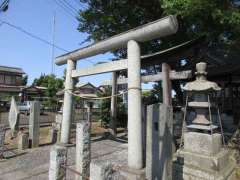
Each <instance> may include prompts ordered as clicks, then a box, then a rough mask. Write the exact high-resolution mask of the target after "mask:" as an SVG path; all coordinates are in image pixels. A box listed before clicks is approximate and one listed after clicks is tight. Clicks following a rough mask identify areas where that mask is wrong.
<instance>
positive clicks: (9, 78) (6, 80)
mask: <svg viewBox="0 0 240 180" xmlns="http://www.w3.org/2000/svg"><path fill="white" fill-rule="evenodd" d="M11 81H12V80H11V76H7V75H6V76H5V84H8V85H9V84H11Z"/></svg>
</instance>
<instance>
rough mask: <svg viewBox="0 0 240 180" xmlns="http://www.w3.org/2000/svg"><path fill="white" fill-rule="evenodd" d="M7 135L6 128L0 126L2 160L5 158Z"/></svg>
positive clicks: (0, 157)
mask: <svg viewBox="0 0 240 180" xmlns="http://www.w3.org/2000/svg"><path fill="white" fill-rule="evenodd" d="M5 134H6V127H5V125H4V124H0V159H2V158H3V152H4V141H5Z"/></svg>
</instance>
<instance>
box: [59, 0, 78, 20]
mask: <svg viewBox="0 0 240 180" xmlns="http://www.w3.org/2000/svg"><path fill="white" fill-rule="evenodd" d="M56 1H57V2H58V3H59V4H61V5H62V6H63V7H64V8H65V9H66V10H67V11H68V12H70V13H71V14H73V16H76V14H77V10H75V9H72V8H71V7H70V6H69V4H67V3H66V2H65V1H61V0H56Z"/></svg>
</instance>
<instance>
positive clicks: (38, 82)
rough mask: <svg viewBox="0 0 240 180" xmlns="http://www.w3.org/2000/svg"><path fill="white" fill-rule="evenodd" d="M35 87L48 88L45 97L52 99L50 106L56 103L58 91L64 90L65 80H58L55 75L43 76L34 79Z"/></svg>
mask: <svg viewBox="0 0 240 180" xmlns="http://www.w3.org/2000/svg"><path fill="white" fill-rule="evenodd" d="M32 85H33V86H42V87H46V88H47V90H46V91H45V96H47V97H49V98H50V102H49V103H50V105H51V104H53V103H55V101H56V98H55V97H56V93H57V91H58V90H61V89H63V87H64V83H63V79H60V78H57V77H56V76H55V75H52V74H51V75H45V74H43V75H41V76H40V77H39V78H36V79H34V81H33V84H32Z"/></svg>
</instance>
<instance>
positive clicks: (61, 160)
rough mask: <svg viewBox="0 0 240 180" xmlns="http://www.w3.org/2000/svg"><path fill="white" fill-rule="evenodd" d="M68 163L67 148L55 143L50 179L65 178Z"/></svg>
mask: <svg viewBox="0 0 240 180" xmlns="http://www.w3.org/2000/svg"><path fill="white" fill-rule="evenodd" d="M66 164H67V148H66V147H64V146H61V145H55V146H53V147H52V149H51V152H50V165H49V180H60V179H61V180H65V179H66V168H65V166H66Z"/></svg>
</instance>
